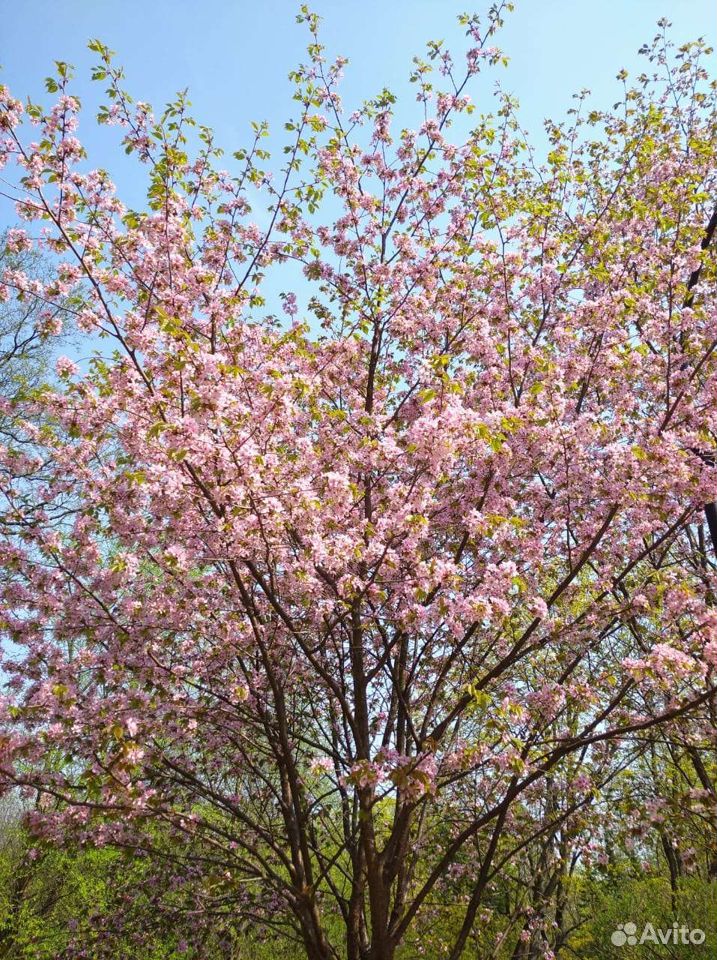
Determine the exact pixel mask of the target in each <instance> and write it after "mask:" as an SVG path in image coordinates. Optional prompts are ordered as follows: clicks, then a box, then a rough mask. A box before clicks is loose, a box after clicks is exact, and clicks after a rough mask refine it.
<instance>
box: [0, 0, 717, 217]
mask: <svg viewBox="0 0 717 960" xmlns="http://www.w3.org/2000/svg"><path fill="white" fill-rule="evenodd" d="M298 5H299V4H298V2H294V0H263V2H260V3H256V2H249V0H24V2H22V3H18V0H0V19H1V21H2V24H3V26H2V32H1V34H0V64H1V65H2V70H1V71H0V80H2V82H4V83H6V84H8V85H9V86H10V87H11V89H12V91H13V93H14V94H15V95H16V96H20V97H22V98H24V97H26V96H28V95H29V96H31V97H42V95H43V79H44V77H45V76H47V75H48V74H49V73H50V72H51V70H52V67H53V61H54V60H55V59H61V60H66V61H69V62H71V63H73V64H74V65H75V66H76V68H77V80H76V83H75V86H74V92H76V93H78V94H79V95H80V96H82V97H83V98H84V99H85V101H86V104H87V106H88V107H93V106H95V105H96V104H97V102H98V101H99V98H100V96H101V93H102V90H101V88H99V87H98V85H97V84H92V83H91V81H90V80H89V74H90V65H91V63H92V62H93V58H94V55H93V54H90V53H89V52H88V51H87V49H86V43H87V41H88V40H89V39H90V38H92V37H98V38H100V39H101V40H103V41H104V42H105V43H107V44H108V45H109V46H110V47H111V48H112V49H113V50H115V51H116V52H117V60H118V61H119V62H120V63H122V64H123V65H124V66H125V68H126V73H127V87H128V89H129V90H130V92H132V93H133V94H134V95H135V96H136V97H137V98H138V99H142V100H149V101H150V102H151V103H153V104H154V105H155V106H158V105H161V104H163V103H164V102H166V100H167V99H169V98H170V97H171V96H172V95H173V93H174V92H175V91H176V90H177V89H180V88H182V87H186V86H188V87H189V88H190V97H191V100H192V102H193V104H194V114H195V116H196V117H197V118H198V119H199V120H200V121H201V122H203V123H206V124H208V125H209V126H211V127H213V128H214V129H215V131H216V133H217V142H218V143H219V144H220V145H221V146H223V147H224V148H225V149H226V151H227V153H228V154H231V153H232V152H233V151H234V150H236V149H238V148H239V147H240V146H243V145H245V144H247V143H248V142H249V131H248V126H249V122H250V121H251V120H252V119H268V120H269V121H270V123H271V125H272V127H274V128H275V129H276V130H279V131H280V130H281V127H282V125H283V122H284V121H285V120H286V119H287V118H288V117H289V116H290V115H291V112H292V106H293V105H292V102H291V84H290V83H289V81H288V80H287V73H288V71H289V69H291V67H292V66H294V65H295V64H296V63H297V62H298V61H299V60H300V59H301V57H302V52H303V45H304V43H305V39H306V35H305V30H304V28H303V27H299V26H297V25H296V23H295V19H294V15H295V13H296V10H297V8H298ZM487 5H488V4H487V0H473V6H471V2H470V0H459V2H454V0H315V3H313V4H312V5H311V6H312V8H313V9H315V10H316V11H317V12H318V13H319V14H320V15H321V16H322V17H323V20H324V23H323V33H324V38H325V42H326V44H327V46H328V50H329V52H330V53H332V54H341V55H345V56H347V57H349V59H350V63H349V66H348V67H347V70H346V77H345V83H344V87H343V95H344V102H345V104H346V106H347V108H349V109H353V108H354V107H355V106H356V105H358V103H359V102H360V101H361V100H363V99H364V98H366V97H368V96H371V95H372V94H373V93H375V92H377V91H379V90H380V89H381V88H382V87H384V86H388V87H390V88H391V89H393V90H394V92H396V93H397V94H399V96H400V97H401V105H400V106H399V109H398V114H399V117H400V119H401V121H402V122H404V123H405V124H406V125H409V126H414V125H415V124H413V123H411V119H412V110H413V109H415V105H414V102H413V97H414V88H412V87H411V86H410V85H409V84H408V83H407V75H408V73H409V70H410V66H411V58H412V56H413V55H414V54H417V53H419V54H420V53H422V52H423V47H424V43H425V41H426V40H427V39H429V38H434V39H435V38H445V39H446V41H447V42H449V43H451V42H453V43H454V44H455V45H456V46H457V47H458V48H460V46H461V41H462V31H461V28H459V27H458V26H457V24H456V17H457V15H458V13H460V12H462V11H463V10H465V9H466V8H468V9H476V10H478V11H480V10H481V9H485V8H486V7H487ZM663 15H668V16H669V17H670V19H671V20H672V21H673V23H674V35H675V37H676V39H678V40H683V39H687V38H693V37H696V36H705V37H706V38H707V39H708V40H710V42H713V43H714V42H715V40H716V39H717V16H716V15H715V9H714V0H517V3H516V10H515V12H514V13H513V14H510V15H508V18H507V22H506V27H505V30H504V32H503V33H502V35H501V39H500V40H499V44H500V46H501V47H502V48H503V49H504V50H505V51H506V52H507V53H508V55H509V56H510V58H511V63H510V66H509V68H508V69H507V70H506V71H499V73H500V75H501V81H502V83H503V85H504V86H505V87H506V88H507V89H509V90H510V91H511V92H512V93H515V94H516V95H517V96H518V97H519V99H520V101H521V105H522V109H521V114H522V117H523V122H524V124H525V125H526V126H527V127H528V129H529V130H531V131H532V132H533V133H534V135H535V136H536V138H538V139H539V138H540V130H541V128H542V120H543V118H544V117H545V116H551V117H553V118H556V119H557V118H559V117H561V116H562V115H563V114H564V112H565V110H566V109H567V108H568V107H569V106H570V98H571V94H572V93H573V92H575V91H576V90H578V89H580V88H582V87H588V88H590V89H591V90H592V91H593V94H594V97H595V101H596V103H597V104H598V105H601V106H609V105H610V104H611V103H612V102H613V101H614V100H615V99H617V95H619V85H618V84H617V82H616V81H615V74H616V73H617V71H618V70H619V69H620V68H621V67H623V66H624V67H626V68H627V69H629V70H639V69H641V66H640V58H639V57H638V56H637V50H638V48H639V47H640V45H641V44H642V43H643V42H645V41H647V40H650V39H651V38H652V36H653V35H654V33H655V24H656V21H657V20H658V19H659V18H660V17H661V16H663ZM491 84H492V80H491ZM490 89H491V88H490V86H489V85H486V86H483V87H478V88H476V89H475V90H474V91H473V93H474V97H475V99H476V102H477V105H478V107H479V108H480V109H486V110H488V109H490V99H491V98H490ZM403 111H406V113H405V114H404V113H403ZM81 136H82V138H83V140H84V141H85V143H86V145H87V146H88V148H89V150H90V164H91V165H92V166H104V167H107V168H108V169H109V170H110V171H111V172H112V174H113V175H114V176H115V178H116V179H117V180H118V185H119V187H120V195H121V196H122V197H123V199H125V200H126V201H127V202H129V203H130V204H131V205H134V203H136V202H138V201H139V199H140V196H139V194H138V191H139V190H140V186H141V181H140V179H139V178H138V177H137V170H138V168H137V167H136V166H135V165H134V163H131V164H130V163H128V162H127V161H125V160H124V159H123V158H121V156H120V154H121V151H118V150H117V147H116V132H115V131H107V130H105V131H96V130H93V129H92V126H91V125H90V124H88V122H87V121H85V122H84V123H83V126H82V129H81ZM135 192H137V194H138V195H136V196H135V195H134V194H135ZM128 194H129V195H128Z"/></svg>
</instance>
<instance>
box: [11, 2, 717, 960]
mask: <svg viewBox="0 0 717 960" xmlns="http://www.w3.org/2000/svg"><path fill="white" fill-rule="evenodd" d="M505 6H506V5H505V4H501V5H499V6H497V7H496V8H494V9H492V10H491V11H490V13H489V15H488V17H487V18H486V19H485V20H484V21H483V22H481V21H480V20H479V19H478V18H476V17H465V18H463V20H462V22H463V25H464V27H465V30H466V36H467V40H468V44H467V53H466V55H465V58H464V59H463V60H461V61H460V62H459V61H458V60H457V59H456V60H454V58H453V56H452V55H451V53H450V52H449V51H448V50H447V49H445V47H444V46H443V45H442V44H441V43H438V42H436V43H431V44H429V47H428V54H427V57H426V59H425V60H421V59H417V60H416V61H415V69H414V72H413V74H412V76H411V80H412V82H413V83H414V84H415V89H416V91H417V100H418V103H419V106H420V109H421V111H422V112H423V117H422V119H421V121H420V125H419V127H418V128H417V129H416V130H410V129H398V128H397V124H396V122H395V120H394V116H393V112H394V97H393V95H392V94H390V93H389V92H387V91H384V92H383V93H381V94H380V95H379V96H377V97H376V98H375V99H374V100H372V101H371V102H369V103H367V104H365V105H364V106H363V107H361V108H360V109H358V110H357V111H356V112H355V113H352V114H350V115H348V114H347V113H346V112H345V111H344V109H343V107H342V103H341V99H340V96H339V93H338V83H339V80H340V74H341V72H342V69H343V66H344V61H342V60H338V61H335V62H330V61H329V60H328V59H327V58H326V55H325V51H324V48H323V47H322V45H321V43H320V38H319V34H318V19H317V18H316V17H315V16H314V15H313V14H312V13H310V12H309V11H308V10H304V11H303V12H302V14H301V16H300V18H299V19H300V20H301V21H303V22H304V23H305V24H306V25H307V27H308V29H309V31H310V34H311V41H310V45H309V48H308V54H309V56H308V61H307V64H306V65H304V66H302V67H300V68H298V69H297V70H296V71H294V73H293V74H292V79H293V81H294V83H295V87H296V96H295V100H296V111H297V113H296V116H295V117H294V119H293V120H292V121H291V122H290V123H288V124H287V131H286V132H287V134H288V136H289V138H290V140H289V143H288V144H287V146H286V148H285V154H284V162H283V166H281V168H280V169H274V171H273V174H272V173H271V172H270V169H271V166H270V158H269V156H268V153H267V151H266V150H265V149H264V137H265V135H266V133H267V130H266V128H265V127H264V126H263V125H257V126H256V128H255V138H254V142H253V144H252V146H251V147H250V148H248V149H246V150H243V151H239V152H238V153H236V154H235V155H234V161H235V172H233V173H232V172H227V171H225V170H223V169H221V167H220V162H221V161H220V156H221V151H220V150H219V149H218V147H217V146H216V144H215V142H214V138H213V135H212V133H211V131H210V130H208V129H207V128H205V127H202V126H199V125H197V124H196V123H195V121H194V120H193V119H192V118H191V116H190V114H189V112H188V111H189V104H188V102H187V100H186V97H185V96H180V97H179V98H178V99H177V100H176V101H175V102H173V103H172V104H170V105H169V106H168V107H167V108H166V109H165V110H164V112H163V113H162V114H161V115H159V116H155V115H154V113H153V112H152V110H151V108H150V106H149V105H148V104H146V103H143V102H135V101H134V100H133V99H132V98H131V97H130V96H129V94H128V93H127V92H126V91H125V89H124V81H123V77H122V72H121V70H120V69H118V68H117V67H116V66H115V63H114V61H113V59H112V55H111V53H110V51H109V50H107V48H106V47H104V46H103V45H102V44H101V43H99V42H94V43H93V44H92V45H91V46H92V49H93V50H95V52H96V53H97V56H98V66H97V68H96V70H95V74H94V76H95V78H96V79H97V80H99V81H100V82H103V81H104V82H106V83H108V84H109V89H108V100H109V102H108V105H107V106H105V107H103V108H102V110H101V111H100V114H99V120H100V122H101V123H104V124H109V125H113V126H116V127H118V129H119V131H120V135H121V137H122V144H123V146H124V147H125V149H126V151H127V152H128V153H130V154H132V155H134V156H136V157H137V158H138V160H139V161H140V162H141V164H142V165H143V166H144V169H145V170H146V171H147V179H148V202H147V207H146V209H144V210H139V211H135V210H132V209H129V208H127V207H126V206H125V205H124V204H123V203H122V201H121V200H120V199H119V198H118V197H117V195H116V193H115V189H114V186H113V184H112V182H111V180H110V177H109V175H108V174H107V173H106V172H104V171H102V170H98V169H92V168H91V167H90V165H89V164H88V163H87V158H86V156H85V153H84V150H83V147H82V145H81V141H80V140H79V138H78V136H77V127H78V123H79V117H80V103H79V101H78V99H77V97H75V96H73V94H72V77H71V71H70V70H69V68H68V67H67V66H66V65H65V64H63V63H60V64H58V73H57V76H56V77H53V78H51V79H50V80H49V81H48V88H49V91H50V92H51V93H52V94H54V95H55V102H54V105H53V106H52V107H51V108H50V109H45V108H43V107H41V106H40V105H36V104H32V103H31V104H28V105H27V106H26V107H23V105H22V104H21V102H20V101H19V100H17V99H15V98H14V97H13V96H12V95H11V94H10V92H9V91H8V90H6V89H5V88H1V93H0V106H1V108H2V113H1V114H0V127H1V129H2V142H1V143H0V153H1V155H2V159H3V161H4V162H5V163H6V164H7V167H8V169H9V170H10V171H11V173H9V174H7V175H8V176H9V177H11V178H12V177H13V176H15V175H16V176H15V180H13V181H12V182H13V183H14V184H15V187H14V188H13V189H12V190H11V194H12V198H13V199H14V201H15V204H16V210H17V215H18V217H19V219H20V220H21V221H22V228H20V227H18V228H17V229H16V230H15V231H14V232H13V244H14V245H15V248H16V249H18V250H23V249H28V250H29V249H39V250H41V251H44V252H47V253H49V254H50V255H52V256H53V257H54V258H55V261H54V262H55V263H56V269H55V271H54V276H53V277H52V278H51V279H50V280H49V281H48V282H47V283H39V282H35V281H31V280H30V278H28V277H27V276H25V275H24V274H23V272H22V271H21V270H6V271H5V272H4V273H3V275H2V284H3V287H2V289H4V290H5V292H6V296H8V297H13V296H16V295H17V294H18V292H19V293H21V294H22V295H23V296H24V297H26V298H27V297H34V298H36V299H37V301H38V302H39V303H41V304H44V305H45V306H44V308H43V309H45V310H46V311H47V313H48V318H50V317H51V316H52V315H54V312H55V311H56V309H57V307H58V305H61V306H62V309H63V311H65V312H66V313H68V314H69V315H71V316H72V317H73V318H74V321H75V322H76V324H77V326H78V328H79V329H80V330H81V331H84V333H85V335H86V345H87V346H86V350H85V351H84V352H85V353H90V352H93V356H92V358H91V359H90V360H89V361H87V362H85V361H82V360H77V359H76V360H73V359H71V358H68V357H61V358H59V359H58V361H57V372H58V377H59V381H60V385H59V386H54V387H49V386H48V387H43V388H39V389H37V390H36V391H35V392H34V393H33V394H32V395H31V396H30V397H26V398H24V399H23V400H22V401H21V403H22V408H21V410H20V411H19V414H20V415H21V416H22V417H24V423H25V427H24V430H25V437H24V443H23V444H21V445H15V444H11V443H9V444H8V445H7V446H6V447H4V448H3V450H2V456H1V458H0V490H1V493H2V508H1V510H2V513H1V516H2V522H1V523H0V528H1V530H2V542H1V543H0V557H1V559H2V567H3V577H2V585H1V587H2V598H3V608H4V613H3V615H2V628H3V630H4V632H5V634H6V637H7V644H6V650H5V656H4V660H3V671H4V674H5V677H6V679H7V687H6V692H5V695H4V698H3V700H2V717H3V719H2V742H1V743H2V749H1V752H0V770H1V772H2V778H3V781H4V782H5V784H6V785H7V788H8V789H11V788H13V787H14V788H16V789H19V790H20V791H21V793H22V795H23V796H24V797H25V798H26V799H27V800H30V799H32V800H34V804H33V805H32V808H31V809H30V810H29V812H28V817H27V819H28V822H29V824H30V826H31V827H32V829H33V830H34V831H36V832H37V833H38V834H39V835H40V836H41V837H43V838H44V839H45V840H46V841H48V842H58V843H62V842H65V841H67V840H68V838H72V839H73V840H75V841H79V842H81V843H87V844H91V845H99V846H101V845H109V846H113V847H116V848H120V849H124V850H126V851H129V852H130V854H131V855H133V856H136V857H143V858H146V861H147V862H148V863H150V864H152V870H148V871H147V877H148V881H147V882H148V883H149V884H152V883H153V884H154V885H155V886H154V890H155V891H156V890H157V889H160V886H161V887H163V889H166V891H167V897H168V898H169V899H171V902H172V908H173V909H181V911H182V913H183V916H185V917H186V918H187V919H188V923H187V925H186V926H187V929H188V931H189V932H188V934H187V939H186V940H185V939H183V940H182V944H181V949H182V950H186V951H191V950H192V949H195V948H196V949H197V950H198V949H200V948H199V944H201V942H202V937H203V936H204V935H205V928H206V924H208V923H215V922H216V920H217V918H219V917H224V918H226V917H230V918H232V917H233V918H235V919H236V920H237V922H241V923H242V924H244V925H245V926H247V928H249V929H251V930H253V931H255V932H256V931H264V935H265V936H268V937H272V938H277V940H278V939H279V938H286V939H287V940H290V939H292V938H293V939H295V940H296V941H298V942H299V943H300V944H301V948H302V950H303V951H304V953H305V955H306V956H307V957H308V958H310V960H328V958H331V957H347V958H348V960H392V958H393V957H394V956H396V955H397V951H399V952H400V949H401V948H402V947H404V946H405V948H406V949H407V950H408V951H409V952H408V955H410V956H418V955H421V954H422V953H424V952H425V953H427V955H436V956H439V955H440V956H445V957H449V958H451V960H457V958H458V957H460V956H462V955H464V953H465V951H466V947H467V945H468V944H469V943H471V942H473V940H472V938H476V937H479V936H480V934H481V931H484V930H486V929H489V928H490V923H491V911H490V895H491V892H492V890H493V889H494V885H495V883H496V881H497V878H500V877H501V876H502V875H504V874H505V872H506V871H510V870H511V869H513V865H515V864H517V863H519V862H523V861H522V860H521V858H523V857H525V856H526V855H527V853H528V852H530V851H533V853H532V854H531V856H533V855H534V856H535V857H537V858H538V860H539V861H540V863H543V864H544V865H545V869H544V870H543V867H541V871H542V873H541V876H545V877H546V878H547V877H548V876H549V873H550V869H552V867H551V864H552V865H553V866H554V865H555V863H556V862H558V861H559V860H560V850H559V849H558V852H557V854H556V844H557V847H558V848H559V847H560V844H561V843H564V844H565V843H567V844H568V845H569V846H570V850H571V851H572V852H574V853H575V856H576V857H578V858H580V857H582V858H586V857H590V856H599V855H600V851H599V850H598V849H597V848H596V844H595V842H593V840H592V839H590V838H591V837H593V836H597V834H594V833H591V831H590V829H589V825H590V823H595V822H599V821H600V820H601V819H602V818H604V817H605V816H606V814H607V813H608V812H609V808H610V799H609V798H610V796H611V794H610V790H611V789H612V787H611V784H612V785H614V784H618V783H619V782H620V771H621V770H622V769H624V766H625V764H626V763H628V762H629V761H630V758H631V757H634V756H637V755H638V754H639V753H640V751H641V750H643V749H644V743H645V738H647V739H649V737H647V733H648V731H649V732H650V736H651V735H652V734H653V733H654V732H655V731H658V730H659V731H665V730H669V729H671V727H673V726H675V725H677V726H679V728H680V730H682V731H684V730H691V729H693V727H691V726H690V725H691V724H692V725H694V729H695V730H698V731H699V736H698V737H697V739H698V740H699V742H700V745H701V744H702V743H703V740H702V739H700V738H702V737H703V735H704V730H705V729H707V728H708V727H709V725H710V723H712V722H713V719H714V705H715V685H714V671H715V666H717V610H716V609H715V603H714V600H715V598H714V571H715V561H714V554H713V552H712V548H711V545H710V542H709V527H705V512H704V511H705V504H710V503H711V502H712V500H713V499H714V483H715V479H714V478H715V471H714V455H713V451H714V441H715V436H714V430H713V412H714V409H715V404H717V375H716V374H717V361H716V354H715V350H716V348H717V338H715V319H716V317H715V301H714V298H713V297H712V296H711V294H713V293H714V288H715V264H714V258H713V251H712V246H711V244H712V239H713V234H714V231H715V223H716V222H717V221H716V218H715V212H714V209H715V208H714V204H715V196H716V195H717V194H716V193H715V186H716V184H715V170H716V169H717V167H716V165H715V157H716V152H715V146H716V145H715V129H717V128H716V127H715V122H714V121H715V88H714V84H712V83H710V82H709V80H708V77H707V75H706V72H705V69H704V67H703V65H702V61H703V59H704V56H705V54H706V52H707V51H706V48H705V46H704V44H702V43H695V44H689V45H687V46H684V47H682V48H679V49H674V48H673V47H672V46H671V44H670V41H669V39H668V36H667V33H666V27H667V25H666V24H662V25H661V32H660V34H659V35H658V37H657V38H656V39H655V41H654V43H653V44H652V45H650V46H648V47H646V48H645V50H644V54H645V57H646V66H645V69H646V72H645V74H644V75H641V76H639V77H637V78H635V79H634V81H633V82H632V83H629V82H628V77H627V75H626V74H624V73H622V74H621V75H620V80H621V81H622V83H623V85H624V94H623V96H622V99H621V102H620V103H619V104H618V105H617V106H616V107H615V109H614V110H612V111H608V112H603V111H600V110H598V109H594V108H593V107H591V105H590V103H589V101H588V97H587V94H580V95H579V96H578V97H577V98H576V101H575V108H574V109H573V110H572V111H571V112H570V115H569V117H568V118H567V119H566V121H565V122H564V123H549V124H548V125H547V138H548V140H549V150H548V151H547V155H546V156H545V157H544V158H542V157H541V156H540V151H539V150H538V149H535V148H533V147H532V146H531V145H530V143H529V142H528V140H527V137H526V135H525V133H524V132H523V130H522V128H521V126H520V123H519V119H518V112H517V105H516V103H515V102H514V101H513V99H512V98H511V97H508V96H506V95H505V94H503V93H501V92H500V91H499V92H498V94H497V107H496V110H495V111H494V112H493V113H488V112H485V113H483V112H480V111H479V110H474V106H473V104H472V102H471V100H470V98H469V94H468V91H469V89H470V88H471V86H470V85H471V82H472V81H473V80H474V78H475V77H476V75H477V74H478V73H479V72H483V71H489V70H491V69H494V68H496V67H497V66H498V65H499V64H500V61H501V58H502V54H501V53H500V52H499V51H498V50H497V48H495V47H494V46H493V45H492V44H493V42H494V35H495V33H496V31H497V29H498V27H499V26H500V24H501V18H502V15H503V12H504V7H505ZM471 126H472V129H470V130H469V132H467V133H466V134H465V135H461V136H460V137H456V138H455V139H456V141H457V142H454V141H453V140H452V139H451V138H450V135H451V133H452V132H453V131H454V130H458V129H461V130H462V129H466V130H468V129H469V128H470V127H471ZM237 170H238V172H236V171H237ZM12 171H14V172H12ZM282 278H286V279H282ZM287 287H288V289H287ZM278 289H281V290H283V291H284V292H283V293H282V294H281V297H279V296H278V294H274V293H273V292H272V291H275V290H278ZM51 325H52V324H51V322H50V327H51ZM46 333H47V335H49V336H51V335H52V330H51V329H48V330H47V331H46ZM40 465H42V467H43V469H42V470H41V471H38V469H37V468H38V467H39V466H40ZM707 513H708V515H709V508H708V510H707ZM707 519H709V516H708V518H707ZM695 749H697V748H695ZM700 749H701V746H700ZM541 851H542V853H541ZM556 856H557V857H558V860H557V861H556V859H555V857H556ZM541 857H542V858H543V859H542V860H541V859H540V858H541ZM545 858H547V859H545ZM524 862H531V861H530V859H528V860H527V861H524ZM535 862H538V861H535ZM549 868H550V869H549ZM152 878H154V879H152ZM536 889H537V888H536ZM153 903H155V901H154V900H153ZM437 903H443V904H447V905H449V907H448V909H449V910H450V914H451V923H450V924H446V925H441V924H440V922H439V920H440V917H439V916H438V913H440V910H439V908H437V907H436V904H437ZM155 907H156V909H160V907H159V906H157V905H156V903H155ZM521 910H522V908H521ZM521 910H518V912H517V913H516V915H515V923H514V924H513V925H512V926H511V928H510V930H506V931H505V932H504V935H505V936H509V937H515V938H518V939H516V940H515V942H516V944H518V943H519V942H522V943H525V942H530V941H531V940H532V942H536V943H540V944H542V946H541V950H542V951H543V955H545V956H549V955H550V953H551V947H550V942H551V941H550V940H549V939H546V937H545V936H543V934H542V933H541V929H540V928H539V926H540V923H542V920H540V918H538V920H539V923H538V926H536V925H535V923H532V921H531V920H530V917H531V916H533V914H531V913H530V911H526V910H522V912H521ZM531 923H532V926H531ZM192 930H194V931H195V932H196V940H193V939H192V937H193V933H192ZM432 938H433V939H432ZM520 938H522V940H521V939H520ZM428 944H430V946H431V951H432V952H433V953H432V954H429V953H428V947H427V945H428ZM96 949H97V954H96V955H97V956H100V955H101V953H100V951H101V946H100V945H98V946H97V948H96ZM108 949H109V948H108ZM78 950H80V947H78ZM522 955H523V954H521V953H520V949H519V947H518V946H516V949H515V956H522ZM525 955H527V954H525ZM532 955H533V954H532V953H531V956H532Z"/></svg>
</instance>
